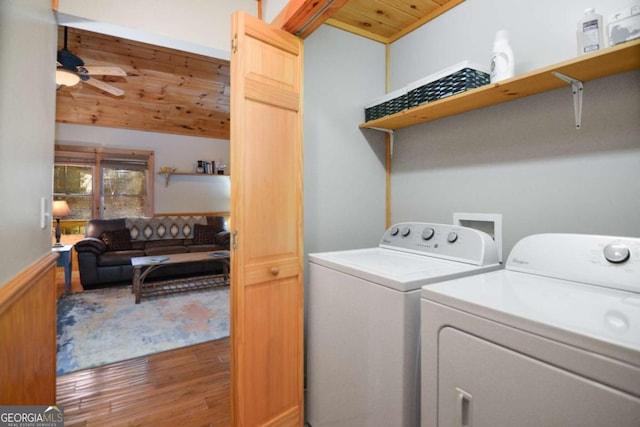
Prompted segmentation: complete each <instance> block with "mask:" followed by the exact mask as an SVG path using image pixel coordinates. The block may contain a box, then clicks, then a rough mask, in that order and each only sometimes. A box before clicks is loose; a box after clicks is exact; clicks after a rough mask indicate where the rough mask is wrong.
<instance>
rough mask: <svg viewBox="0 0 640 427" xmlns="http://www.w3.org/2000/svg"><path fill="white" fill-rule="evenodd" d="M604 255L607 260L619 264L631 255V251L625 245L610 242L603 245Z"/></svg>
mask: <svg viewBox="0 0 640 427" xmlns="http://www.w3.org/2000/svg"><path fill="white" fill-rule="evenodd" d="M603 252H604V257H605V258H606V259H607V261H609V262H612V263H614V264H620V263H622V262H625V261H626V260H628V259H629V257H630V256H631V252H630V251H629V248H628V247H626V246H625V245H621V244H617V243H612V244H610V245H607V246H605V247H604V251H603Z"/></svg>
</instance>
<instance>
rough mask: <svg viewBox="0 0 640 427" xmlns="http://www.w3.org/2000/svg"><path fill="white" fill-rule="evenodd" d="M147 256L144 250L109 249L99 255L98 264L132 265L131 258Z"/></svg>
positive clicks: (102, 265) (106, 265)
mask: <svg viewBox="0 0 640 427" xmlns="http://www.w3.org/2000/svg"><path fill="white" fill-rule="evenodd" d="M138 256H145V254H144V252H142V251H107V252H105V253H103V254H102V255H100V256H98V266H100V267H109V266H115V265H131V258H134V257H138Z"/></svg>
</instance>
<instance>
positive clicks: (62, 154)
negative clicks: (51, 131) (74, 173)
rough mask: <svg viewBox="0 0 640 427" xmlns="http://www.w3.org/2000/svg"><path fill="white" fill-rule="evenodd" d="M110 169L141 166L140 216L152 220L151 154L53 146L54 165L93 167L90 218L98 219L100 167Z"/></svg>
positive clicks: (117, 149) (87, 147)
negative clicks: (141, 205)
mask: <svg viewBox="0 0 640 427" xmlns="http://www.w3.org/2000/svg"><path fill="white" fill-rule="evenodd" d="M103 162H104V163H105V164H109V165H113V164H117V163H118V162H122V163H125V164H126V163H127V162H134V163H137V164H139V165H143V164H145V165H146V167H145V169H146V177H145V192H146V196H145V197H144V215H145V216H153V215H154V211H153V206H154V203H153V195H154V179H153V171H154V170H155V166H154V152H153V151H149V150H136V149H134V150H132V149H126V148H112V147H94V146H84V145H63V144H56V145H55V155H54V165H61V164H73V165H88V166H89V165H90V166H92V167H93V170H94V173H93V182H92V194H91V218H90V219H101V218H103V214H102V206H103V204H102V193H103V191H104V189H103V188H102V173H103V171H102V163H103Z"/></svg>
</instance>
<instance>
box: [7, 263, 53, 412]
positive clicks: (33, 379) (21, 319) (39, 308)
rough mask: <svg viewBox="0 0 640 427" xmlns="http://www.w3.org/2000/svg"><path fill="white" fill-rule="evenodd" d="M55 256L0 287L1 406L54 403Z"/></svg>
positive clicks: (33, 266) (31, 267) (35, 264)
mask: <svg viewBox="0 0 640 427" xmlns="http://www.w3.org/2000/svg"><path fill="white" fill-rule="evenodd" d="M57 257H58V255H57V254H48V255H46V256H45V257H44V258H42V259H41V260H39V261H38V262H36V263H34V264H33V265H31V266H30V267H29V268H28V269H27V270H25V271H23V272H22V273H21V274H19V275H18V276H16V277H15V278H14V279H13V280H11V281H10V282H9V283H7V284H5V285H4V286H2V287H0V405H54V404H55V403H56V287H55V264H56V259H57Z"/></svg>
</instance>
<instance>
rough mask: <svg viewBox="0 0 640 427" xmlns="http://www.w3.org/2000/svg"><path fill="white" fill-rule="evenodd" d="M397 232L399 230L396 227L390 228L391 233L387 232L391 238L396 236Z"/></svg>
mask: <svg viewBox="0 0 640 427" xmlns="http://www.w3.org/2000/svg"><path fill="white" fill-rule="evenodd" d="M399 232H400V229H399V228H398V227H391V231H390V232H389V234H391V235H392V236H397V235H398V233H399Z"/></svg>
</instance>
